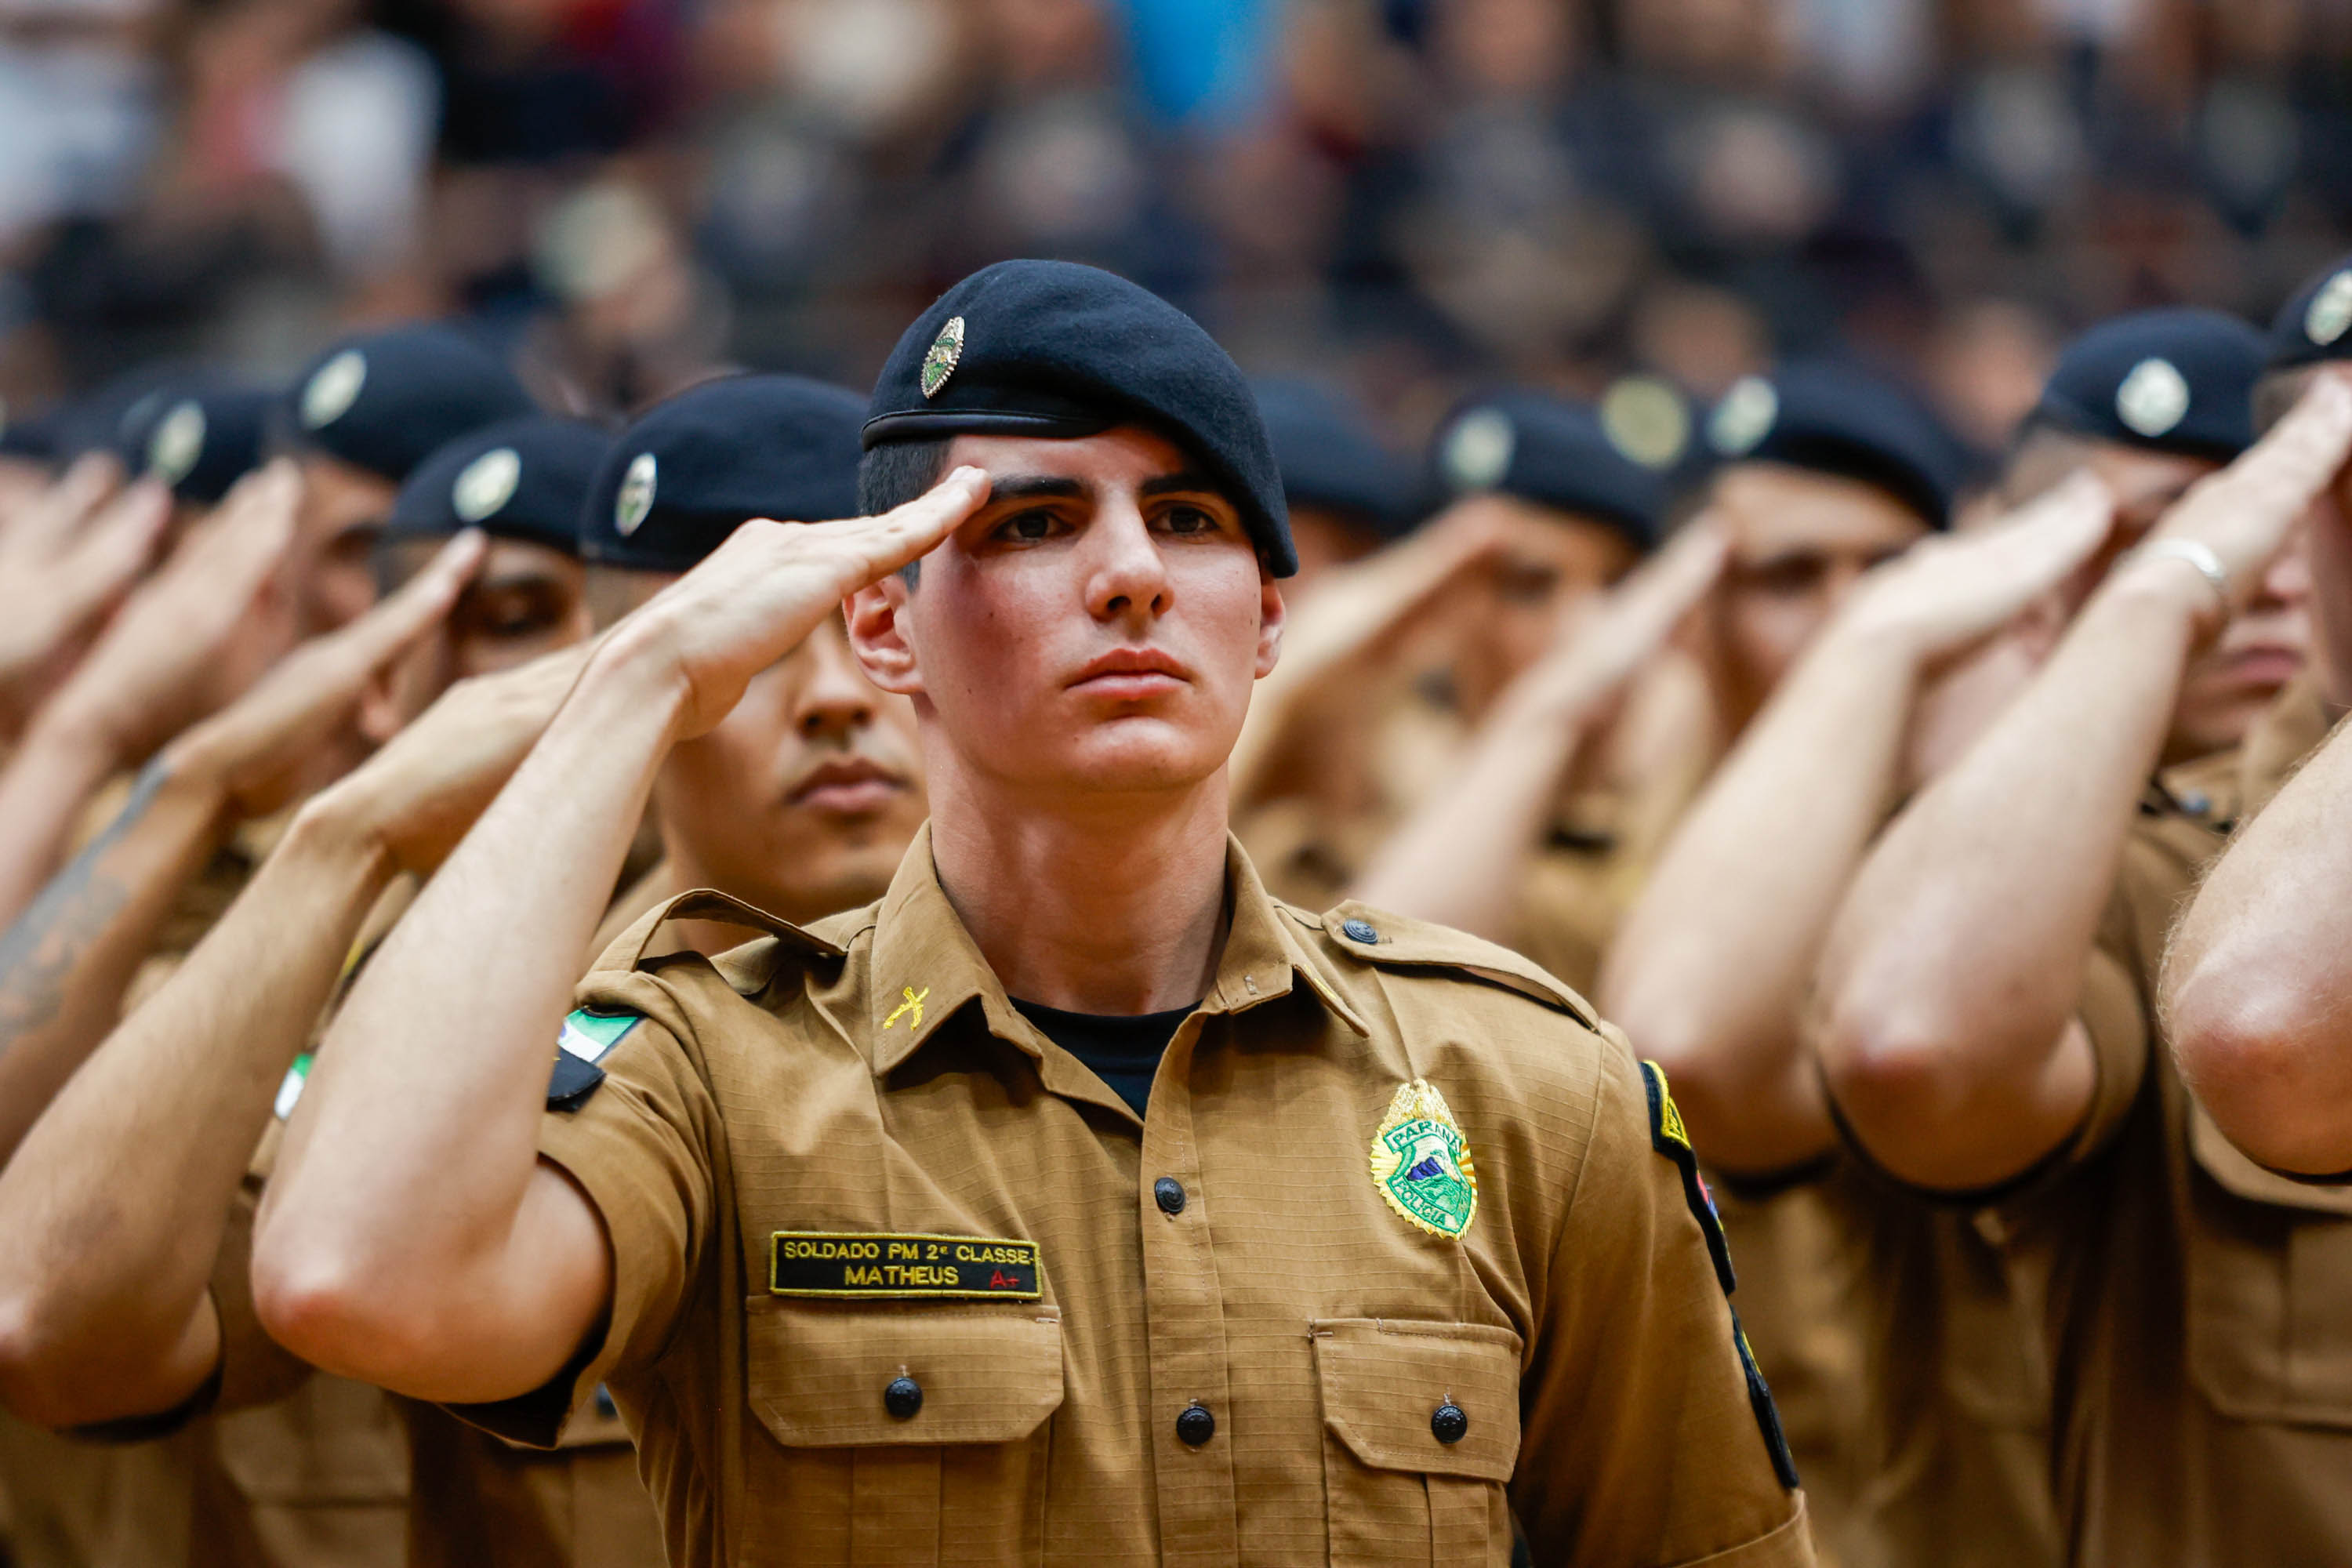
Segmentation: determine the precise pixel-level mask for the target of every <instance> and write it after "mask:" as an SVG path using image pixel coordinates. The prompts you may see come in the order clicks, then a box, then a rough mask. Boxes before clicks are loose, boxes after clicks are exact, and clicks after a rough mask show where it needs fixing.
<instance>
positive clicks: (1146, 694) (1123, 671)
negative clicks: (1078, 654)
mask: <svg viewBox="0 0 2352 1568" xmlns="http://www.w3.org/2000/svg"><path fill="white" fill-rule="evenodd" d="M1191 679H1192V671H1191V670H1189V669H1187V668H1184V666H1183V664H1182V662H1181V661H1180V660H1178V659H1176V658H1171V656H1169V655H1167V654H1164V653H1161V652H1160V650H1159V649H1158V648H1149V647H1134V648H1129V647H1123V648H1114V649H1112V650H1111V651H1110V652H1108V653H1107V654H1103V655H1101V656H1100V657H1098V658H1095V659H1093V660H1092V661H1090V662H1089V663H1088V664H1087V666H1086V668H1083V669H1081V670H1079V671H1078V676H1077V679H1075V680H1073V681H1072V682H1070V687H1071V689H1073V690H1076V691H1084V692H1086V693H1087V695H1089V696H1094V697H1107V698H1109V699H1111V700H1114V701H1122V702H1134V701H1141V700H1145V699H1147V698H1152V697H1159V696H1163V695H1165V694H1166V693H1168V692H1171V691H1173V690H1175V689H1177V688H1179V687H1181V686H1183V685H1185V684H1187V683H1188V682H1189V681H1191Z"/></svg>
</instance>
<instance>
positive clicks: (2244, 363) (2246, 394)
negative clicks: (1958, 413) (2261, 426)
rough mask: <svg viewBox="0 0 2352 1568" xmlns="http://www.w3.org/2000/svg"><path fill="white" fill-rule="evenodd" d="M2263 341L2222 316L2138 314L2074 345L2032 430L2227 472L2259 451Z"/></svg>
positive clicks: (2061, 360)
mask: <svg viewBox="0 0 2352 1568" xmlns="http://www.w3.org/2000/svg"><path fill="white" fill-rule="evenodd" d="M2265 353H2267V346H2266V344H2265V343H2264V342H2263V334H2262V333H2260V332H2258V331H2255V330H2254V329H2253V328H2252V327H2251V326H2249V325H2247V324H2246V323H2245V322H2243V321H2240V320H2238V318H2237V317H2235V316H2228V315H2224V314H2222V313H2221V311H2219V310H2189V309H2175V310H2137V311H2134V312H2133V313H2132V314H2130V315H2128V316H2117V317H2116V319H2115V320H2113V321H2102V322H2100V323H2099V324H2098V325H2097V326H2095V327H2093V328H2092V329H2091V330H2090V331H2087V332H2084V334H2083V335H2082V336H2080V337H2078V338H2076V339H2075V340H2074V342H2071V343H2068V344H2067V345H2066V348H2065V351H2064V352H2063V353H2061V354H2060V355H2059V356H2058V365H2057V368H2056V369H2055V370H2053V371H2052V372H2051V373H2050V380H2049V382H2048V384H2045V385H2044V386H2043V387H2042V400H2041V401H2040V402H2039V403H2037V404H2035V405H2034V407H2033V412H2032V415H2031V416H2028V425H2029V426H2032V425H2036V424H2042V425H2053V426H2057V427H2058V428H2060V429H2062V430H2070V431H2073V432H2074V434H2076V435H2078V436H2088V437H2091V438H2093V439H2094V440H2099V441H2115V442H2119V443H2121V444H2123V445H2125V446H2129V447H2152V448H2154V449H2155V450H2157V451H2159V452H2179V453H2181V454H2183V455H2184V456H2187V457H2192V458H2211V459H2213V460H2214V461H2215V462H2221V463H2226V462H2228V461H2229V460H2230V459H2231V458H2234V457H2236V456H2237V455H2238V454H2239V453H2241V452H2242V451H2244V450H2245V449H2246V448H2247V447H2250V446H2252V445H2253V440H2254V418H2253V391H2254V381H2255V378H2256V377H2258V376H2260V375H2261V374H2262V373H2263V357H2264V355H2265Z"/></svg>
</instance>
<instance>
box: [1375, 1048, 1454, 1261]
mask: <svg viewBox="0 0 2352 1568" xmlns="http://www.w3.org/2000/svg"><path fill="white" fill-rule="evenodd" d="M1371 1165H1372V1184H1373V1185H1375V1186H1377V1187H1378V1188H1379V1189H1380V1192H1381V1198H1382V1199H1384V1200H1385V1201H1386V1202H1387V1204H1388V1205H1389V1207H1391V1208H1392V1209H1394V1210H1396V1212H1397V1213H1399V1214H1401V1215H1403V1216H1404V1217H1405V1218H1406V1219H1408V1220H1410V1221H1412V1224H1414V1225H1415V1226H1419V1227H1420V1228H1421V1229H1423V1230H1425V1231H1427V1232H1429V1234H1430V1235H1432V1236H1443V1237H1457V1236H1460V1235H1461V1234H1462V1233H1463V1232H1464V1231H1465V1230H1468V1229H1469V1228H1470V1221H1471V1220H1472V1219H1473V1218H1474V1217H1475V1216H1476V1215H1477V1213H1478V1173H1477V1172H1476V1171H1475V1169H1474V1168H1473V1167H1472V1165H1471V1163H1470V1144H1469V1141H1468V1140H1466V1139H1465V1138H1464V1137H1463V1136H1462V1129H1461V1128H1460V1127H1459V1126H1458V1125H1456V1124H1455V1122H1454V1112H1453V1111H1452V1110H1449V1109H1447V1107H1446V1104H1445V1097H1444V1095H1442V1094H1440V1093H1438V1092H1437V1086H1436V1085H1434V1084H1433V1083H1431V1082H1430V1081H1429V1080H1428V1079H1425V1078H1417V1079H1413V1080H1412V1082H1411V1083H1409V1084H1406V1085H1405V1086H1404V1087H1403V1088H1402V1089H1398V1090H1397V1091H1396V1095H1395V1097H1394V1098H1393V1099H1391V1100H1390V1101H1389V1110H1388V1114H1387V1115H1386V1116H1384V1117H1382V1118H1381V1124H1380V1127H1379V1129H1378V1130H1377V1131H1374V1132H1373V1134H1372V1158H1371Z"/></svg>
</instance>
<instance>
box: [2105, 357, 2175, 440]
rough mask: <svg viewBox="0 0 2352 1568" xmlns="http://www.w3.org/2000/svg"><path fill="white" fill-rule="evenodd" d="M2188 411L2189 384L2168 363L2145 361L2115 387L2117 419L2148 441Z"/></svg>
mask: <svg viewBox="0 0 2352 1568" xmlns="http://www.w3.org/2000/svg"><path fill="white" fill-rule="evenodd" d="M2188 412H2189V383H2188V382H2187V381H2185V380H2184V379H2182V377H2181V374H2180V372H2179V371H2178V370H2176V369H2174V368H2173V364H2172V362H2171V361H2170V360H2164V359H2144V360H2142V361H2140V362H2139V363H2137V364H2136V365H2134V366H2132V368H2131V374H2129V375H2126V376H2125V377H2124V379H2123V382H2122V384H2120V385H2118V386H2117V387H2116V418H2118V419H2120V420H2122V421H2123V422H2124V423H2125V424H2126V425H2127V426H2130V427H2131V428H2132V429H2134V430H2137V431H2138V432H2139V433H2140V434H2141V435H2143V436H2146V437H2149V438H2150V439H2151V440H2152V439H2154V438H2155V437H2158V436H2161V435H2163V434H2164V433H2165V432H2166V431H2168V430H2169V429H2171V428H2172V427H2173V426H2176V425H2178V424H2179V423H2180V421H2181V419H2182V417H2183V416H2186V415H2187V414H2188Z"/></svg>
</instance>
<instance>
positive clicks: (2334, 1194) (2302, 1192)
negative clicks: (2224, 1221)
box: [2189, 1098, 2352, 1215]
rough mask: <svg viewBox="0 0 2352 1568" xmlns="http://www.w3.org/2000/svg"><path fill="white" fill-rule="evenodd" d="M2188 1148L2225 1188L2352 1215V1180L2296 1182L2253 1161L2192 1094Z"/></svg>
mask: <svg viewBox="0 0 2352 1568" xmlns="http://www.w3.org/2000/svg"><path fill="white" fill-rule="evenodd" d="M2189 1152H2191V1153H2193V1154H2195V1155H2196V1156H2197V1163H2198V1164H2200V1165H2201V1166H2203V1167H2204V1169H2205V1173H2206V1174H2207V1175H2209V1176H2210V1177H2212V1178H2213V1179H2214V1180H2215V1181H2217V1182H2219V1183H2221V1188H2222V1190H2223V1191H2224V1192H2230V1193H2234V1194H2237V1195H2238V1196H2239V1197H2242V1198H2251V1199H2252V1200H2253V1201H2254V1202H2256V1203H2259V1204H2274V1205H2277V1206H2279V1207H2280V1208H2289V1209H2305V1210H2308V1211H2310V1212H2311V1213H2314V1214H2332V1215H2352V1183H2344V1182H2298V1181H2296V1180H2294V1178H2293V1177H2292V1176H2282V1175H2280V1174H2279V1173H2277V1172H2276V1171H2272V1170H2266V1169H2264V1168H2263V1166H2260V1165H2257V1164H2255V1163H2253V1161H2252V1160H2251V1159H2249V1158H2247V1157H2246V1155H2245V1153H2244V1152H2242V1150H2240V1149H2239V1147H2238V1146H2237V1145H2236V1144H2235V1143H2232V1142H2230V1135H2229V1134H2228V1133H2226V1132H2224V1131H2221V1127H2220V1125H2219V1124H2218V1123H2216V1122H2215V1121H2214V1120H2213V1119H2212V1118H2211V1117H2210V1116H2209V1115H2207V1114H2206V1113H2205V1108H2204V1107H2203V1106H2202V1105H2200V1104H2199V1103H2198V1102H2197V1101H2196V1100H2195V1099H2193V1098H2192V1099H2191V1100H2189Z"/></svg>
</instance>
